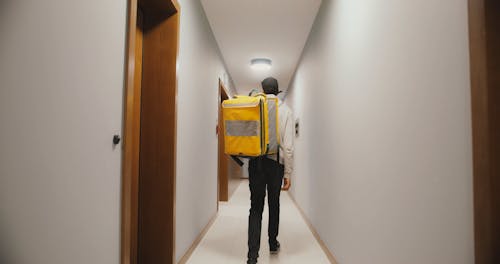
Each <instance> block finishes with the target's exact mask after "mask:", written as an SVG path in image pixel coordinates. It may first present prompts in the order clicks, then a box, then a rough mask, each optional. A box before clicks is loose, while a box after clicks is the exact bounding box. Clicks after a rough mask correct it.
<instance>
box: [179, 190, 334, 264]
mask: <svg viewBox="0 0 500 264" xmlns="http://www.w3.org/2000/svg"><path fill="white" fill-rule="evenodd" d="M267 208H268V207H267V204H266V206H265V209H264V214H263V216H262V237H261V249H260V253H259V254H260V257H259V263H260V264H266V263H269V264H278V263H287V264H294V263H301V264H304V263H314V264H322V263H325V264H328V263H330V262H329V261H328V258H327V257H326V255H325V253H324V252H323V250H322V249H321V247H320V246H319V244H318V242H317V241H316V239H315V238H314V236H313V235H312V233H311V232H310V230H309V229H308V227H307V225H306V223H305V222H304V220H303V218H302V216H301V215H300V213H299V211H298V209H297V208H296V207H295V205H294V203H293V202H292V200H291V199H290V197H289V195H288V193H287V192H282V193H281V215H280V234H279V236H278V240H279V241H280V243H281V251H280V253H279V254H278V255H270V254H269V246H268V244H267V223H268V211H267ZM249 209H250V191H249V189H248V181H247V180H242V182H241V184H240V185H239V187H238V189H237V190H236V191H235V193H234V195H233V197H232V198H231V200H230V201H229V202H227V203H221V204H220V206H219V213H218V216H217V219H216V220H215V222H214V224H213V225H212V227H211V228H210V230H209V231H208V232H207V234H206V235H205V237H204V238H203V239H202V241H201V242H200V244H199V245H198V247H197V248H196V249H195V251H194V252H193V254H192V256H191V258H190V259H189V260H188V262H187V263H188V264H202V263H217V264H219V263H220V264H226V263H227V264H233V263H234V264H236V263H246V254H247V244H246V243H247V227H248V210H249Z"/></svg>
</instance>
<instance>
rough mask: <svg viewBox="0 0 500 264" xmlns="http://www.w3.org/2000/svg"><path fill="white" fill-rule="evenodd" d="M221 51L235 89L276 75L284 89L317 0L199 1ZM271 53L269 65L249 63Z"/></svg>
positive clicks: (244, 90)
mask: <svg viewBox="0 0 500 264" xmlns="http://www.w3.org/2000/svg"><path fill="white" fill-rule="evenodd" d="M201 2H202V5H203V8H204V9H205V12H206V14H207V17H208V20H209V22H210V26H211V27H212V30H213V32H214V35H215V38H216V39H217V43H218V45H219V48H220V50H221V52H222V56H223V57H224V60H225V62H226V65H227V67H228V71H229V74H230V75H231V77H232V78H233V81H234V84H235V86H236V89H237V91H238V92H239V93H241V94H245V93H248V92H249V91H250V90H251V89H254V88H261V86H260V82H261V81H262V79H264V78H266V77H269V76H273V77H275V78H276V79H278V82H279V86H280V90H283V91H285V90H286V89H287V88H288V84H289V83H290V79H291V78H292V75H293V72H294V70H295V67H296V65H297V63H298V60H299V58H300V55H301V53H302V50H303V48H304V45H305V43H306V40H307V37H308V35H309V32H310V30H311V26H312V24H313V22H314V18H315V17H316V14H317V12H318V9H319V6H320V4H321V0H201ZM260 57H264V58H270V59H271V60H272V61H273V63H272V64H273V66H272V68H271V70H268V71H256V70H253V69H252V68H250V60H251V59H253V58H260Z"/></svg>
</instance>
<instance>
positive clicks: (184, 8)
mask: <svg viewBox="0 0 500 264" xmlns="http://www.w3.org/2000/svg"><path fill="white" fill-rule="evenodd" d="M179 2H180V5H181V34H180V51H179V52H180V53H179V74H178V77H179V79H178V96H177V114H178V117H177V197H176V211H177V213H176V217H177V218H176V259H177V260H179V259H180V258H181V257H182V256H183V255H184V254H185V253H186V251H187V250H188V248H189V247H190V246H191V245H192V243H193V242H194V240H195V239H196V237H197V236H198V235H199V234H200V232H201V231H202V229H203V228H204V227H205V226H206V225H207V224H208V222H209V220H210V219H211V218H212V216H214V215H215V213H216V211H217V136H216V134H215V126H216V124H217V116H218V115H217V109H218V100H219V99H218V97H219V92H218V89H219V78H221V79H222V80H225V81H224V82H225V84H226V86H228V87H227V88H230V89H231V90H230V96H231V95H232V94H234V88H233V86H232V85H231V81H230V77H229V75H228V74H227V73H226V71H225V67H224V63H223V61H222V59H221V58H222V57H221V55H220V52H219V49H218V47H217V44H216V42H215V39H214V37H213V34H212V31H211V29H210V26H209V23H208V21H207V19H206V16H205V13H204V11H203V9H202V6H201V3H200V1H198V0H181V1H179Z"/></svg>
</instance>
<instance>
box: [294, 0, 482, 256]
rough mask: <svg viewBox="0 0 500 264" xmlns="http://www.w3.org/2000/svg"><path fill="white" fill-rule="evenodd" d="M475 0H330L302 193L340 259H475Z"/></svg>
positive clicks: (307, 128) (299, 167)
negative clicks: (470, 7) (470, 16)
mask: <svg viewBox="0 0 500 264" xmlns="http://www.w3.org/2000/svg"><path fill="white" fill-rule="evenodd" d="M469 93H470V92H469V63H468V32H467V1H456V0H442V1H431V0H423V1H410V0H397V1H396V0H390V1H375V0H335V1H329V0H324V1H323V4H322V7H321V9H320V12H319V14H318V17H317V19H316V21H315V24H314V26H313V30H312V32H311V34H310V37H309V40H308V43H307V45H306V47H305V50H304V54H303V58H302V60H301V62H300V64H299V66H298V70H297V73H296V75H295V78H294V81H293V84H292V86H291V87H290V94H289V95H288V97H287V101H288V103H289V104H291V105H292V106H293V108H294V110H295V115H296V116H297V117H298V118H299V119H300V122H301V135H300V137H299V138H298V139H297V140H296V157H295V159H296V165H295V168H296V170H295V174H294V175H293V180H294V182H293V189H292V193H293V195H294V196H295V197H296V198H297V200H298V202H299V204H300V206H301V207H302V208H304V209H305V211H306V213H307V216H308V217H309V218H310V220H311V221H312V223H313V225H314V226H315V228H317V230H318V231H319V233H320V234H321V237H322V239H323V240H324V241H325V242H326V244H327V245H328V247H329V248H330V250H331V251H332V252H333V253H334V254H335V255H336V257H337V259H338V261H339V263H346V264H364V263H372V264H378V263H384V264H401V263H405V264H411V263H440V264H451V263H453V264H457V263H462V264H470V263H473V256H474V252H473V215H472V214H473V204H472V161H471V121H470V119H471V117H470V110H471V109H470V94H469Z"/></svg>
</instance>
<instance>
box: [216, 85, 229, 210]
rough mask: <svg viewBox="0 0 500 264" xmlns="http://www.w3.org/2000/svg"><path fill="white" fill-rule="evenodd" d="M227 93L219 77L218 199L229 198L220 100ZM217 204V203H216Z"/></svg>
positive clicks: (227, 160) (226, 158)
mask: <svg viewBox="0 0 500 264" xmlns="http://www.w3.org/2000/svg"><path fill="white" fill-rule="evenodd" d="M228 98H229V96H228V93H227V91H226V89H225V87H224V84H223V83H222V81H221V80H220V79H219V100H220V101H219V124H218V135H217V137H218V158H217V175H218V176H217V179H218V184H217V197H218V201H228V200H229V190H228V189H229V175H228V174H229V171H228V162H229V158H228V156H227V155H226V154H225V153H224V124H223V122H222V107H221V105H222V101H224V100H226V99H228ZM217 204H218V203H217Z"/></svg>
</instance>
